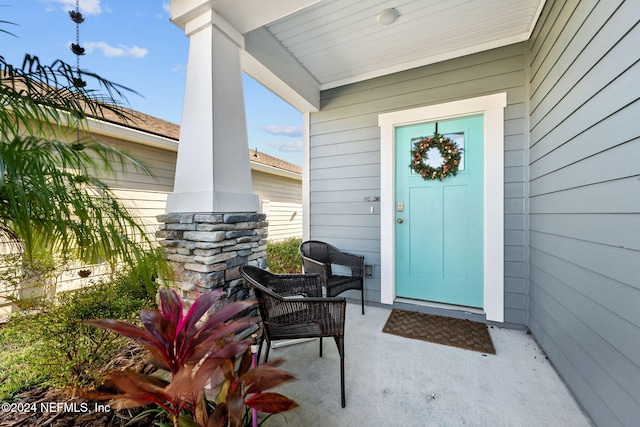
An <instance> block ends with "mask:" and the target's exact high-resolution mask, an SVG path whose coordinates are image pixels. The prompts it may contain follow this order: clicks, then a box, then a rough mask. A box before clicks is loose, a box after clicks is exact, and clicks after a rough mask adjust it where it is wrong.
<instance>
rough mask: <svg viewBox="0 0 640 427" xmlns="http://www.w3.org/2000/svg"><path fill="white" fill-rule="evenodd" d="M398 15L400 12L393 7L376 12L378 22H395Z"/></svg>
mask: <svg viewBox="0 0 640 427" xmlns="http://www.w3.org/2000/svg"><path fill="white" fill-rule="evenodd" d="M398 16H400V14H399V13H398V11H397V10H395V9H393V8H389V9H384V10H381V11H380V13H378V24H380V25H391V24H393V23H394V22H396V19H398Z"/></svg>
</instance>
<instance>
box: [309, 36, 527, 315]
mask: <svg viewBox="0 0 640 427" xmlns="http://www.w3.org/2000/svg"><path fill="white" fill-rule="evenodd" d="M525 63H526V62H525V46H524V44H517V45H512V46H508V47H504V48H500V49H494V50H490V51H487V52H483V53H480V54H475V55H471V56H468V57H464V58H457V59H453V60H450V61H445V62H441V63H437V64H432V65H429V66H426V67H420V68H416V69H412V70H407V71H404V72H401V73H396V74H393V75H388V76H383V77H379V78H376V79H371V80H367V81H363V82H359V83H356V84H352V85H348V86H342V87H338V88H334V89H331V90H327V91H323V92H322V94H321V110H320V112H318V113H313V114H311V120H310V123H311V127H310V135H311V137H310V147H309V152H310V165H309V168H310V169H309V176H310V210H311V216H310V217H311V220H310V235H311V238H313V239H319V240H326V241H328V242H331V243H333V244H335V245H337V246H338V247H340V248H342V249H345V250H348V251H352V252H357V253H361V254H363V255H364V256H365V263H367V264H373V265H374V266H375V268H374V277H373V278H372V279H367V280H366V283H365V288H366V290H365V298H366V299H368V300H370V301H375V302H379V301H380V276H379V272H380V262H381V260H380V216H379V208H380V204H379V203H377V202H374V203H369V202H365V201H364V198H365V197H369V196H379V195H380V129H379V127H378V115H379V114H381V113H385V112H390V111H398V110H404V109H409V108H415V107H420V106H424V105H431V104H438V103H442V102H447V101H453V100H458V99H465V98H470V97H475V96H481V95H487V94H493V93H497V92H507V99H508V106H507V108H506V110H505V177H506V182H505V195H506V200H505V239H506V242H507V245H506V247H505V301H506V304H507V305H506V309H505V320H506V323H507V324H512V325H524V324H525V323H526V310H527V305H528V302H527V296H526V292H527V287H526V275H527V271H526V270H527V266H526V259H527V249H526V245H527V237H526V233H525V230H526V228H525V227H526V220H525V214H526V212H525V206H526V203H525V197H526V191H527V190H526V187H527V185H526V179H527V149H528V146H527V142H526V138H525V133H526V131H527V120H526V119H525V116H526V100H527V96H526V91H525V81H526V79H525V68H526V67H525ZM372 206H373V208H374V212H373V213H371V207H372Z"/></svg>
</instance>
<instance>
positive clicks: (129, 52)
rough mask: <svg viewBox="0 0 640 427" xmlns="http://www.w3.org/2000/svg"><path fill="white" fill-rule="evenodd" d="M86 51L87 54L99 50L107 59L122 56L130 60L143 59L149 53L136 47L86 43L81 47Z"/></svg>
mask: <svg viewBox="0 0 640 427" xmlns="http://www.w3.org/2000/svg"><path fill="white" fill-rule="evenodd" d="M82 47H84V48H85V49H86V50H87V53H91V52H93V51H94V50H101V51H102V54H103V55H104V56H107V57H113V56H123V57H132V58H143V57H144V56H146V55H147V53H149V51H148V50H147V49H145V48H143V47H138V46H132V47H129V46H124V45H119V46H117V47H114V46H110V45H109V44H108V43H107V42H86V43H84V44H83V45H82Z"/></svg>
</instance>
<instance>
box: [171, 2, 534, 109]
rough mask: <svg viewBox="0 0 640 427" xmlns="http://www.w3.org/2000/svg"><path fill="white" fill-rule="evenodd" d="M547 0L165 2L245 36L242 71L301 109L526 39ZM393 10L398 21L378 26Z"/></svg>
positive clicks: (177, 16) (179, 19)
mask: <svg viewBox="0 0 640 427" xmlns="http://www.w3.org/2000/svg"><path fill="white" fill-rule="evenodd" d="M544 3H545V0H171V12H172V13H171V14H172V20H173V22H174V23H176V25H179V26H181V27H182V28H184V23H185V22H186V21H188V20H189V19H192V18H193V16H194V15H197V14H198V13H200V12H201V11H202V10H204V9H207V8H213V9H214V10H215V12H216V13H217V14H219V15H220V16H221V17H222V18H224V20H226V21H227V22H228V23H230V24H231V25H232V26H233V27H234V28H235V29H236V30H237V31H238V32H239V33H241V34H243V35H244V41H245V46H244V49H245V50H244V54H243V65H242V66H243V69H244V70H245V71H246V72H247V73H249V74H250V75H252V76H253V77H254V78H256V79H257V80H258V81H260V82H261V83H263V84H264V85H265V86H267V87H268V88H269V89H271V90H272V91H274V92H275V93H277V94H278V95H280V96H281V97H282V98H284V99H285V100H287V101H288V102H290V103H291V104H292V105H293V106H295V107H296V108H298V109H299V110H300V111H303V112H304V111H317V109H318V108H319V93H320V91H321V90H324V89H331V88H334V87H338V86H342V85H346V84H350V83H355V82H358V81H362V80H366V79H370V78H374V77H379V76H383V75H386V74H391V73H394V72H398V71H403V70H407V69H411V68H415V67H419V66H423V65H427V64H432V63H436V62H440V61H444V60H447V59H452V58H456V57H460V56H465V55H469V54H473V53H476V52H481V51H484V50H488V49H493V48H497V47H500V46H505V45H508V44H513V43H518V42H521V41H524V40H527V39H528V38H529V36H530V35H531V32H532V31H533V28H534V26H535V24H536V21H537V19H538V16H539V14H540V12H541V10H542V7H543V6H544ZM387 8H394V9H395V10H396V11H397V12H398V14H399V17H398V19H397V20H396V21H395V22H394V23H392V24H391V25H387V26H383V25H380V24H378V22H377V15H378V13H379V12H380V11H382V10H383V9H387Z"/></svg>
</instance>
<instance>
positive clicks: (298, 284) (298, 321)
mask: <svg viewBox="0 0 640 427" xmlns="http://www.w3.org/2000/svg"><path fill="white" fill-rule="evenodd" d="M240 274H242V277H244V278H245V279H246V280H247V281H248V282H249V284H250V285H251V286H252V287H253V289H254V291H255V293H256V298H257V299H258V307H259V310H260V316H261V318H262V324H263V337H264V341H266V344H267V350H266V353H265V361H267V359H268V358H269V348H270V346H271V341H277V340H283V339H298V338H320V357H322V338H323V337H333V338H334V339H335V341H336V345H337V346H338V353H339V354H340V393H341V397H342V407H343V408H344V407H345V402H346V401H345V392H344V320H345V310H346V306H347V302H346V300H345V299H344V298H323V297H322V286H321V283H320V277H319V276H318V275H317V274H273V273H270V272H268V271H266V270H262V269H260V268H257V267H253V266H249V265H243V266H242V267H240ZM261 350H262V342H261V343H260V350H259V351H258V360H259V359H260V351H261Z"/></svg>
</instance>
